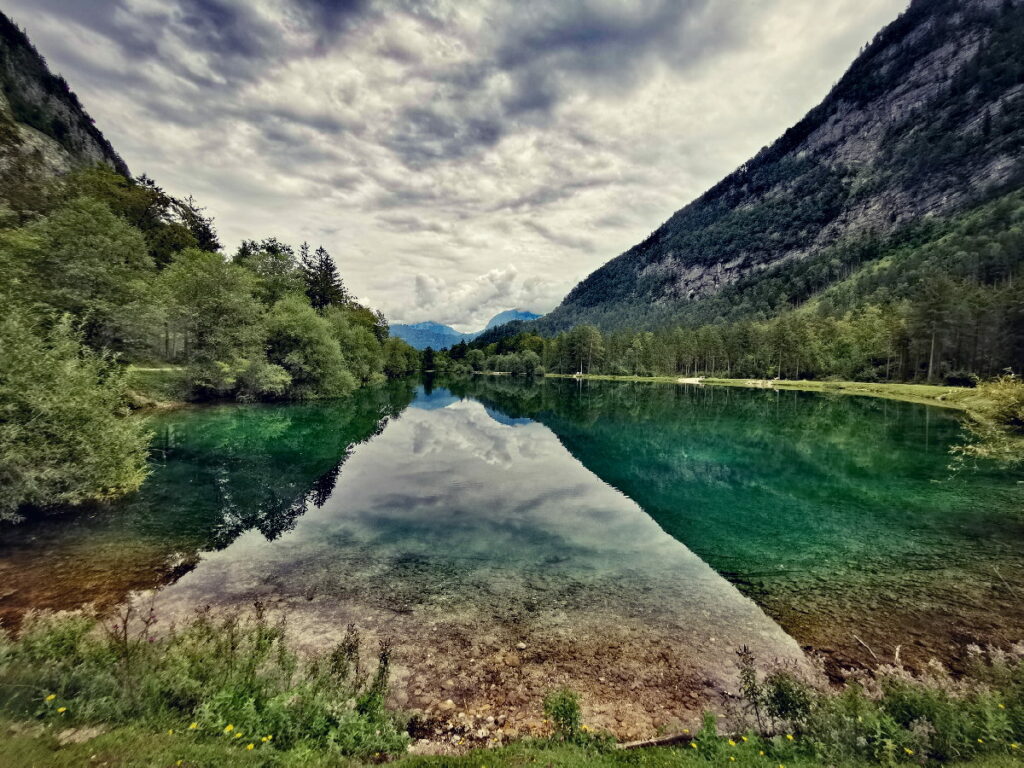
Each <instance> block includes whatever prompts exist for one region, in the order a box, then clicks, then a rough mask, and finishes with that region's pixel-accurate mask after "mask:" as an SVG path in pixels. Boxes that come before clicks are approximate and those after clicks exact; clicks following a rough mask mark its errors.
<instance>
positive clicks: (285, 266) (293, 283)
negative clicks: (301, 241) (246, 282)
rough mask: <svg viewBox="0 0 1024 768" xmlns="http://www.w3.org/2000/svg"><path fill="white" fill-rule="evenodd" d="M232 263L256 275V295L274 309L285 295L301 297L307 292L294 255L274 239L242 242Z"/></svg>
mask: <svg viewBox="0 0 1024 768" xmlns="http://www.w3.org/2000/svg"><path fill="white" fill-rule="evenodd" d="M232 262H233V263H234V264H237V265H239V266H240V267H243V268H245V269H247V270H249V271H250V272H252V274H253V275H255V277H256V280H257V284H256V296H257V298H259V300H260V301H261V302H262V303H263V304H264V305H265V306H267V307H272V306H274V304H276V303H277V302H279V301H280V300H281V299H283V298H284V297H285V296H289V295H291V294H293V293H296V294H301V293H302V292H303V290H304V289H305V283H304V281H303V276H302V273H301V272H300V271H299V268H298V264H297V263H296V261H295V252H294V251H293V250H292V248H291V246H290V245H286V244H285V243H282V242H280V241H279V240H278V239H277V238H275V237H268V238H266V239H264V240H263V241H262V242H257V241H256V240H243V241H242V244H241V245H240V246H239V247H238V250H237V251H236V252H235V255H234V258H233V259H232Z"/></svg>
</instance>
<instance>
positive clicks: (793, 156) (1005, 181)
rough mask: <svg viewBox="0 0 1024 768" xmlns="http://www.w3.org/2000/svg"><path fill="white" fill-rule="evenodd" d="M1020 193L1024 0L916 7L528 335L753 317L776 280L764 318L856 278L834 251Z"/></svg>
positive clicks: (950, 0)
mask: <svg viewBox="0 0 1024 768" xmlns="http://www.w3.org/2000/svg"><path fill="white" fill-rule="evenodd" d="M1022 180H1024V0H913V2H912V3H911V4H910V6H909V8H908V9H907V10H906V11H905V12H904V13H903V14H902V15H901V16H900V18H899V19H897V20H896V21H895V22H893V23H892V24H891V25H889V26H888V27H886V28H885V29H883V30H882V31H881V32H880V33H879V34H878V35H877V36H876V37H875V39H874V40H873V41H872V42H871V44H870V45H868V46H867V47H866V48H865V49H864V51H863V52H862V53H861V55H860V56H859V57H858V58H857V60H856V61H855V62H854V63H853V65H852V66H851V67H850V69H849V70H848V71H847V72H846V74H845V75H844V76H843V78H842V79H841V80H840V81H839V83H838V84H837V85H836V86H835V88H834V89H833V90H832V92H831V93H830V94H829V95H828V96H827V97H826V98H825V100H824V101H823V102H822V103H821V104H820V105H819V106H818V107H816V108H815V109H813V110H812V111H811V112H810V113H808V115H807V116H806V117H804V119H803V120H801V121H800V122H799V123H797V124H796V125H794V126H793V127H792V128H790V129H789V130H788V131H786V133H785V134H784V135H783V136H782V137H781V138H779V139H778V140H777V141H776V142H775V143H774V144H772V145H771V146H769V147H766V148H764V149H763V150H761V152H759V153H758V154H757V156H755V157H754V158H753V159H751V160H750V161H749V162H747V163H745V164H744V165H742V166H741V167H740V168H738V169H737V170H736V171H735V172H733V173H732V174H730V175H729V176H728V177H726V178H725V179H723V180H722V181H721V182H719V183H718V184H716V185H715V186H714V187H713V188H711V189H710V190H708V191H707V192H706V193H705V194H704V195H702V196H701V197H700V198H698V199H697V200H695V201H694V202H692V203H690V204H689V205H687V206H686V207H684V208H683V209H681V210H680V211H678V212H677V213H676V214H674V215H673V216H672V217H671V218H670V219H669V220H668V221H667V222H665V223H664V224H663V225H662V226H661V227H659V228H658V229H657V230H656V231H655V232H654V233H652V234H651V235H650V236H649V237H648V238H647V239H646V240H644V241H643V242H642V243H640V244H638V245H636V246H634V247H633V248H631V249H630V250H628V251H626V252H625V253H623V254H622V255H620V256H618V257H617V258H615V259H613V260H612V261H610V262H608V263H607V264H605V265H604V266H602V267H601V268H599V269H598V270H596V271H595V272H594V273H592V274H591V275H590V276H589V277H587V278H586V279H585V280H584V281H583V282H581V283H580V284H579V285H577V286H576V287H575V288H574V289H573V290H572V291H571V292H570V293H569V295H568V296H567V297H566V298H565V299H564V301H563V302H562V304H561V305H560V306H559V307H558V308H557V309H555V310H554V311H553V312H552V313H551V314H549V315H547V316H546V317H545V318H544V319H543V320H541V321H539V322H538V323H536V324H533V325H534V327H535V329H536V330H540V331H544V332H552V331H556V330H561V329H565V328H568V327H571V326H573V325H576V324H579V323H583V322H590V323H595V324H597V325H599V326H602V327H605V328H616V327H624V326H633V327H642V326H657V325H663V324H665V323H668V322H682V323H706V322H715V321H718V320H723V319H735V318H737V317H742V316H744V312H746V313H747V316H751V314H752V312H751V310H750V309H749V307H747V308H745V309H744V308H742V307H745V306H746V305H745V304H744V302H743V297H742V294H743V292H744V290H745V288H746V287H750V286H755V285H757V284H758V283H759V282H762V283H763V281H764V280H766V279H775V278H776V277H780V278H781V279H780V282H781V283H784V284H785V285H784V287H783V288H780V289H779V290H780V291H781V293H780V295H779V296H777V297H775V299H773V301H772V305H773V308H774V309H775V310H777V309H779V308H784V307H785V306H793V305H796V304H798V303H800V302H802V301H805V300H806V299H808V298H810V297H811V296H813V295H814V294H816V293H818V292H820V291H822V290H824V289H826V288H827V287H828V286H829V285H831V284H833V283H835V282H836V281H837V280H841V279H844V278H845V277H847V276H848V275H849V273H850V272H849V269H847V266H848V265H843V267H842V268H841V269H837V268H834V265H833V267H830V266H829V264H828V262H829V258H828V254H829V252H830V250H831V249H833V248H835V247H840V246H842V247H849V245H850V244H852V243H865V242H868V241H870V242H873V243H880V242H881V243H884V242H885V241H886V239H887V238H892V237H895V236H898V235H899V233H901V232H905V231H907V230H908V229H912V228H914V227H915V226H920V225H921V223H922V222H927V221H932V220H936V219H944V218H946V217H949V216H952V215H954V214H957V213H960V212H962V211H965V210H968V209H971V208H973V207H974V206H976V205H978V204H980V203H982V202H984V201H985V200H987V199H990V198H992V197H994V196H996V195H998V194H1001V193H1004V192H1006V191H1008V190H1012V189H1014V188H1019V187H1020V186H1021V185H1022ZM862 250H866V251H867V252H869V253H868V254H867V255H866V256H865V255H864V254H862V255H861V256H859V257H858V259H859V261H862V260H863V259H865V258H868V259H869V258H871V254H875V255H881V254H882V253H883V252H884V250H885V249H884V247H883V248H879V247H873V248H867V249H862ZM823 254H824V255H825V257H826V258H824V259H823V258H822V255H823ZM809 257H814V258H809ZM815 259H817V261H818V262H824V263H823V264H818V266H816V267H815V268H813V269H812V268H810V267H809V266H808V263H809V262H810V261H814V260H815ZM794 276H795V277H794ZM727 289H728V290H727ZM725 297H728V298H725ZM737 307H741V308H740V309H737ZM759 311H760V312H761V315H762V316H763V315H764V307H761V308H760V309H759Z"/></svg>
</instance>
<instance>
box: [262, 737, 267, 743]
mask: <svg viewBox="0 0 1024 768" xmlns="http://www.w3.org/2000/svg"><path fill="white" fill-rule="evenodd" d="M260 741H262V742H263V743H264V744H266V743H267V737H266V736H261V737H260Z"/></svg>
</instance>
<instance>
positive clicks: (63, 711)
mask: <svg viewBox="0 0 1024 768" xmlns="http://www.w3.org/2000/svg"><path fill="white" fill-rule="evenodd" d="M67 711H68V708H67V707H57V713H58V714H60V715H63V714H64V713H65V712H67Z"/></svg>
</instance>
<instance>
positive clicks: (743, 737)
mask: <svg viewBox="0 0 1024 768" xmlns="http://www.w3.org/2000/svg"><path fill="white" fill-rule="evenodd" d="M740 738H741V739H743V740H744V741H748V739H747V737H746V736H740Z"/></svg>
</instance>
